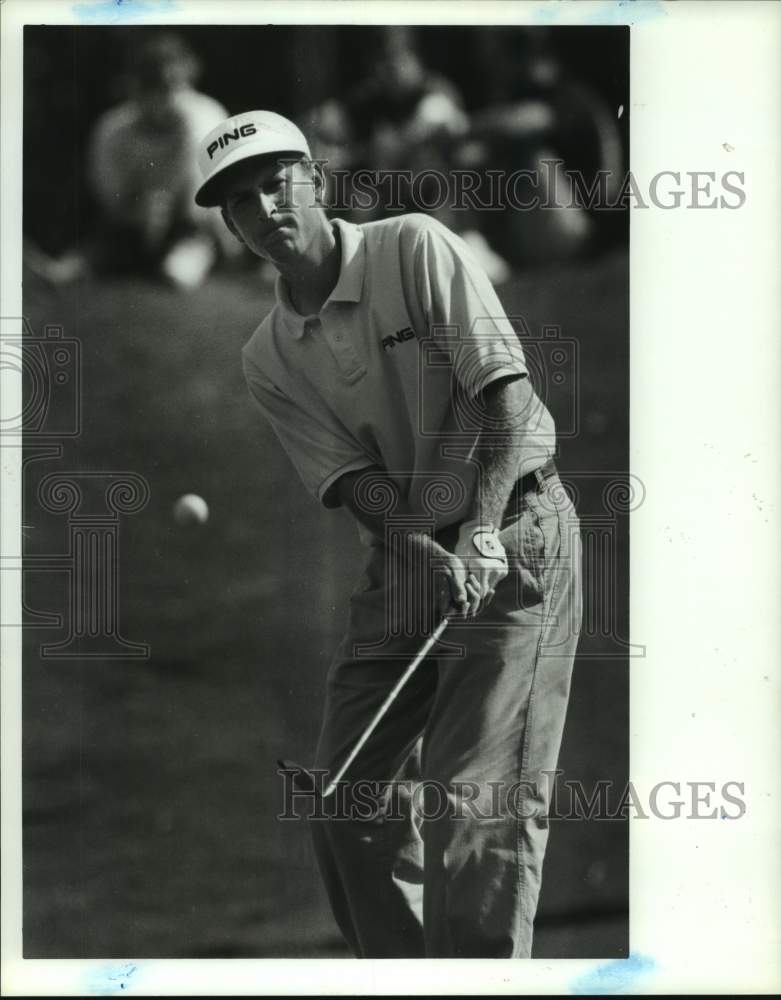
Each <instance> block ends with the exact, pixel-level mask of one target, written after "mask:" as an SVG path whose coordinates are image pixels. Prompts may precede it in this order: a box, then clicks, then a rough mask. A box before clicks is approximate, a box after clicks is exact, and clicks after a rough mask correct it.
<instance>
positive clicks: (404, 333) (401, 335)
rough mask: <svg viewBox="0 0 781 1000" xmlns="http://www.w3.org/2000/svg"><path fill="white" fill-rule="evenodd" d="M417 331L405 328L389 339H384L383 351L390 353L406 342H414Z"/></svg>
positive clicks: (408, 327)
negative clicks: (392, 349) (393, 348)
mask: <svg viewBox="0 0 781 1000" xmlns="http://www.w3.org/2000/svg"><path fill="white" fill-rule="evenodd" d="M414 339H415V331H414V330H413V329H412V327H411V326H405V327H404V328H403V329H402V330H397V331H396V332H395V333H392V334H390V336H388V337H383V338H382V341H381V343H382V349H383V351H388V350H390V349H391V348H392V347H395V346H396V344H403V343H404V341H405V340H414Z"/></svg>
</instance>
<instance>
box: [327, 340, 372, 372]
mask: <svg viewBox="0 0 781 1000" xmlns="http://www.w3.org/2000/svg"><path fill="white" fill-rule="evenodd" d="M325 331H326V337H327V339H328V343H329V346H330V348H331V353H332V354H333V356H334V358H335V359H336V363H337V365H338V366H339V372H340V374H341V376H342V378H343V379H345V380H346V381H348V382H354V381H355V380H356V379H358V378H360V376H361V375H363V374H364V372H365V371H366V369H365V368H364V367H363V365H362V364H361V362H360V359H359V358H358V355H357V354H356V353H355V351H354V350H353V346H352V344H351V343H350V339H349V337H347V335H346V334H345V332H344V330H342V329H341V328H338V327H337V329H336V330H334V331H333V333H331V332H330V331H329V330H328V327H325Z"/></svg>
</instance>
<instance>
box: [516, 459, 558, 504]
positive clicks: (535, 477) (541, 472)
mask: <svg viewBox="0 0 781 1000" xmlns="http://www.w3.org/2000/svg"><path fill="white" fill-rule="evenodd" d="M557 475H558V471H557V469H556V463H555V462H554V461H553V459H552V458H549V459H548V461H547V462H546V463H545V464H544V465H541V466H540V467H539V469H534V470H533V471H532V472H527V473H526V475H525V476H521V478H520V479H519V480H518V482H517V484H516V490H517V492H518V494H519V495H520V496H523V495H524V494H525V493H531V492H535V493H536V492H537V490H538V489H542V488H543V487H544V485H545V480H546V479H552V478H553V477H554V476H557Z"/></svg>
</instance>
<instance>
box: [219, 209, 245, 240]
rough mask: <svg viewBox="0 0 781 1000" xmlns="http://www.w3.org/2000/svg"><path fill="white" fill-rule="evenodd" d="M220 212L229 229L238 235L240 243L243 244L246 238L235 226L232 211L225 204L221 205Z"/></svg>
mask: <svg viewBox="0 0 781 1000" xmlns="http://www.w3.org/2000/svg"><path fill="white" fill-rule="evenodd" d="M220 212H221V213H222V221H223V222H224V223H225V225H226V226H227V227H228V229H229V230H230V231H231V232H232V233H233V235H234V236H235V237H236V239H237V240H238V241H239V243H241V244H242V245H243V244H244V239H243V238H242V235H241V233H240V232H239V231H238V229H237V228H236V227H235V226H234V224H233V219H232V218H231V217H230V212H229V211H228V210H227V208H226V207H225V206H224V205H221V206H220Z"/></svg>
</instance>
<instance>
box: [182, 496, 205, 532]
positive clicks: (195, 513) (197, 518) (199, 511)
mask: <svg viewBox="0 0 781 1000" xmlns="http://www.w3.org/2000/svg"><path fill="white" fill-rule="evenodd" d="M208 520H209V506H208V504H207V503H206V501H205V500H204V499H203V497H199V496H198V494H197V493H185V494H184V496H181V497H179V499H178V500H177V501H176V503H175V504H174V521H176V523H177V524H178V525H179V526H180V527H183V528H186V527H192V526H193V525H196V524H206V522H207V521H208Z"/></svg>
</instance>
